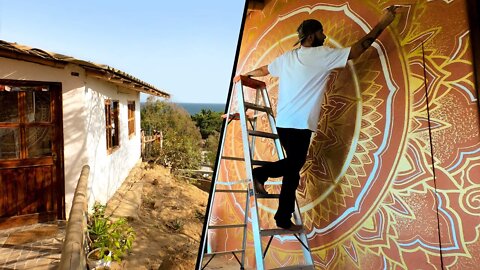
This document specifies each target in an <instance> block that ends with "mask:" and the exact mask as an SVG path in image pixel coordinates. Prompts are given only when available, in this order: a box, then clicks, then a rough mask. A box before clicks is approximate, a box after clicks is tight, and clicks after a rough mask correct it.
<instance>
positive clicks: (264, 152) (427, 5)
mask: <svg viewBox="0 0 480 270" xmlns="http://www.w3.org/2000/svg"><path fill="white" fill-rule="evenodd" d="M399 3H400V5H401V6H402V9H401V10H400V11H399V15H398V16H397V19H396V20H395V21H394V23H393V24H392V25H391V26H390V27H389V28H387V29H386V30H385V31H384V33H383V34H382V35H381V36H380V38H379V40H378V41H377V42H376V43H374V45H373V46H372V47H371V48H369V49H368V50H367V52H365V53H364V54H363V55H362V56H361V57H360V58H359V59H356V60H354V61H350V62H349V64H348V65H347V67H346V68H344V69H340V70H336V71H335V72H333V74H332V76H331V78H330V82H329V86H328V91H327V93H326V98H325V101H324V104H319V106H320V105H321V106H322V112H321V117H320V122H319V125H318V130H317V132H316V133H315V135H314V137H313V140H312V143H311V146H310V149H309V154H308V157H307V162H306V164H305V166H304V167H303V169H302V178H301V184H300V187H299V189H298V191H297V200H298V202H299V205H300V206H301V212H302V214H303V219H304V223H305V226H306V229H307V231H308V237H309V244H310V247H311V248H312V254H313V257H314V260H315V264H316V266H317V268H318V269H441V268H442V264H443V266H444V267H445V268H446V269H476V267H475V266H476V265H478V264H479V263H480V259H479V258H480V256H478V255H479V253H480V249H479V248H480V244H478V241H477V239H478V236H479V231H478V226H479V224H480V218H479V213H480V203H479V201H480V188H479V187H480V177H479V176H480V139H479V126H480V125H479V121H478V107H477V94H476V91H475V88H474V78H473V67H472V52H471V48H470V40H469V31H468V21H467V12H466V4H465V1H463V0H462V1H460V0H445V1H409V2H407V1H383V0H378V1H373V0H364V1H323V2H318V1H310V0H305V1H289V0H285V1H266V5H265V8H264V9H263V10H262V11H255V12H250V13H249V14H248V16H247V19H246V23H245V26H244V33H243V39H242V44H241V50H240V57H239V62H238V65H237V67H238V70H237V74H242V73H246V72H247V71H250V70H253V69H255V68H257V67H259V66H262V65H266V64H269V63H270V62H271V61H272V60H273V59H275V58H276V57H277V56H279V55H280V54H282V53H283V52H285V51H288V50H291V49H293V47H292V46H293V44H294V43H295V41H296V39H297V35H296V31H295V30H296V28H297V26H298V25H299V24H300V23H301V22H302V21H303V20H305V19H308V18H314V19H318V20H320V21H321V22H322V24H323V26H324V31H325V34H326V35H327V37H328V38H327V40H326V46H330V47H348V46H351V45H352V44H353V43H354V42H356V41H357V40H358V39H360V38H361V37H362V36H363V35H365V34H366V33H367V32H368V31H369V30H370V29H372V28H373V26H374V25H375V24H376V23H377V22H378V20H379V18H380V17H381V14H382V13H383V10H384V9H385V8H386V7H388V6H389V5H391V4H399ZM262 79H263V80H264V81H265V82H266V83H267V85H268V89H269V93H270V98H271V101H272V103H273V106H274V109H275V106H276V102H277V100H276V99H277V83H278V81H277V79H275V78H271V77H265V78H262ZM426 93H428V94H427V95H426ZM249 98H250V99H251V98H253V95H252V94H250V96H249ZM267 121H268V120H267V118H266V117H263V118H261V119H260V121H259V124H260V125H262V126H265V127H266V126H268V125H267ZM230 125H231V129H230V131H229V132H228V133H227V134H226V146H225V153H224V155H228V156H240V155H242V154H243V153H242V148H241V138H240V133H239V131H240V127H239V126H238V124H236V123H232V124H230ZM235 125H237V126H235ZM255 152H256V155H257V156H256V159H261V160H275V159H276V153H275V151H274V146H273V144H272V143H271V142H270V141H269V140H268V139H264V140H257V142H256V150H255ZM432 153H433V157H432ZM242 167H243V164H242V163H239V162H234V161H225V162H223V163H222V164H221V172H220V178H221V179H223V180H224V181H227V182H228V181H230V185H231V186H233V187H234V188H235V185H237V184H235V183H234V181H235V180H236V179H237V180H238V179H243V178H245V172H244V169H243V168H242ZM280 180H281V179H273V180H271V181H270V182H269V183H270V184H272V185H271V186H270V187H269V188H270V192H275V191H276V192H278V191H279V184H280V183H281V181H280ZM223 196H225V197H222V199H221V200H216V201H215V204H216V207H215V209H214V213H213V216H214V221H215V223H217V224H222V223H224V224H228V223H241V221H242V220H243V214H244V213H243V208H244V204H245V199H244V198H241V197H239V196H238V195H235V196H233V195H231V196H230V195H223ZM259 202H260V204H259V207H260V217H261V219H262V227H263V228H268V227H274V226H275V223H274V220H273V214H274V213H275V211H276V207H277V205H276V203H275V202H271V201H259ZM239 221H240V222H239ZM242 240H243V239H242V231H230V232H224V233H217V234H216V235H212V236H211V237H210V241H211V243H213V244H212V247H213V248H214V249H216V250H218V249H223V248H227V247H235V246H236V247H238V246H240V245H241V241H242ZM266 240H267V239H265V241H266ZM247 242H248V245H249V246H248V247H249V251H248V253H247V254H248V259H247V261H248V264H249V266H254V263H255V262H254V258H253V237H252V235H251V234H250V233H249V235H248V237H247ZM272 245H273V246H272V247H271V248H270V250H269V253H268V254H267V266H268V267H276V266H277V267H278V266H281V265H291V264H297V263H298V262H301V261H302V259H303V256H302V254H301V250H300V249H299V246H298V245H299V244H298V242H297V241H296V239H295V238H294V237H277V238H275V240H274V241H273V242H272Z"/></svg>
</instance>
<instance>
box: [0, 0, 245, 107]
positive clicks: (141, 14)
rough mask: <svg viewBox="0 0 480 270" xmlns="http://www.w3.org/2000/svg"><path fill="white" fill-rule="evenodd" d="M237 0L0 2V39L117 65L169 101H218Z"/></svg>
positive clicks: (233, 39)
mask: <svg viewBox="0 0 480 270" xmlns="http://www.w3.org/2000/svg"><path fill="white" fill-rule="evenodd" d="M244 4H245V0H210V1H199V0H186V1H170V0H148V1H147V0H135V1H131V0H130V1H128V0H116V1H115V0H83V1H65V0H41V1H40V0H0V39H1V40H5V41H8V42H16V43H19V44H22V45H27V46H30V47H35V48H39V49H42V50H46V51H51V52H55V53H61V54H65V55H69V56H73V57H75V58H79V59H82V60H88V61H92V62H95V63H100V64H106V65H109V66H111V67H114V68H117V69H120V70H122V71H124V72H127V73H129V74H130V75H132V76H135V77H137V78H139V79H140V80H143V81H145V82H147V83H150V84H153V85H154V86H156V87H157V88H159V89H161V90H164V91H166V92H168V93H170V94H171V96H172V98H171V101H173V102H191V103H225V102H226V98H227V94H228V90H229V89H228V88H229V85H230V82H229V81H230V76H231V73H232V69H233V64H234V58H235V53H236V49H237V42H238V36H239V31H240V27H241V21H242V16H243V9H244ZM145 98H146V95H142V100H144V99H145Z"/></svg>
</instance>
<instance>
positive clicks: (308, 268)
mask: <svg viewBox="0 0 480 270" xmlns="http://www.w3.org/2000/svg"><path fill="white" fill-rule="evenodd" d="M294 269H300V270H315V266H314V265H310V264H305V265H290V266H285V267H280V268H273V269H272V270H294Z"/></svg>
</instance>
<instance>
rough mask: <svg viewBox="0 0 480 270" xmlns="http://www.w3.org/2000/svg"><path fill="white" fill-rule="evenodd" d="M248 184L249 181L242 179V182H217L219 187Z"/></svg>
mask: <svg viewBox="0 0 480 270" xmlns="http://www.w3.org/2000/svg"><path fill="white" fill-rule="evenodd" d="M248 183H250V180H249V179H241V180H238V181H232V182H226V181H217V182H216V184H217V185H221V186H233V185H238V184H248Z"/></svg>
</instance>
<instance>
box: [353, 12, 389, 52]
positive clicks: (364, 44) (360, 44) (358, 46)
mask: <svg viewBox="0 0 480 270" xmlns="http://www.w3.org/2000/svg"><path fill="white" fill-rule="evenodd" d="M397 8H398V6H395V5H392V6H389V7H388V8H387V11H386V13H385V14H384V15H383V16H382V18H381V19H380V21H379V22H378V24H377V25H375V27H374V28H373V29H372V30H371V31H370V33H368V34H367V35H365V36H364V37H363V38H362V39H360V40H359V41H357V42H356V43H355V44H353V46H352V48H351V50H350V54H349V55H348V59H353V58H357V57H359V56H360V55H361V54H362V53H363V52H365V51H366V50H367V49H368V48H369V47H370V46H371V45H372V43H373V42H374V41H375V39H377V38H378V36H380V34H381V33H382V31H383V30H384V29H385V28H387V26H389V25H390V24H391V23H392V22H393V20H394V19H395V10H396V9H397Z"/></svg>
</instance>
